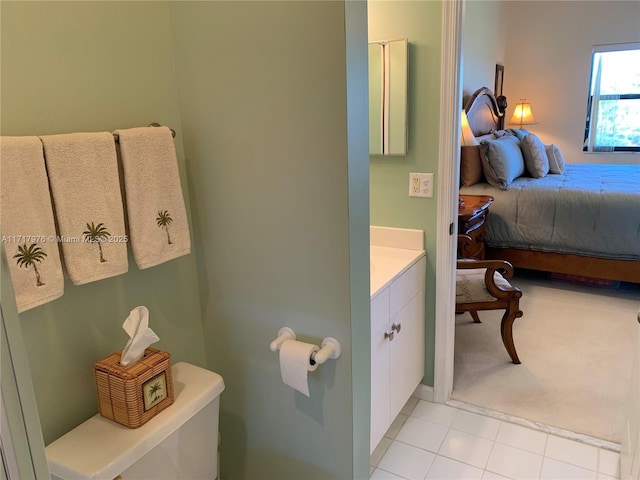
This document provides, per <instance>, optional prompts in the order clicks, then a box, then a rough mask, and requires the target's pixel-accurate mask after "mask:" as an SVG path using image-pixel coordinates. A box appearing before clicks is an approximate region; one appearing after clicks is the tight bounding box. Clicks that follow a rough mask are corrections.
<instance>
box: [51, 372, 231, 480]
mask: <svg viewBox="0 0 640 480" xmlns="http://www.w3.org/2000/svg"><path fill="white" fill-rule="evenodd" d="M171 368H172V376H173V385H174V394H175V400H174V403H173V405H171V406H169V407H168V408H166V409H165V410H164V411H162V412H160V413H159V414H158V415H156V416H155V417H154V418H152V419H151V420H149V421H148V422H147V423H145V424H144V425H142V426H141V427H140V428H136V429H130V428H127V427H124V426H122V425H119V424H117V423H115V422H112V421H111V420H108V419H106V418H104V417H102V416H100V415H99V414H98V415H95V416H93V417H91V418H90V419H89V420H87V421H86V422H84V423H82V424H80V425H78V426H77V427H76V428H74V429H73V430H71V431H70V432H68V433H66V434H65V435H63V436H62V437H60V438H59V439H57V440H55V441H54V442H52V443H51V444H49V445H48V446H47V447H46V449H45V450H46V455H47V462H48V464H49V471H50V473H51V478H52V479H53V480H57V479H64V480H72V479H73V480H79V479H100V480H113V479H116V478H121V479H122V480H127V479H130V480H133V479H135V480H146V479H149V480H151V479H167V480H176V479H193V480H195V479H198V480H201V479H211V480H213V479H215V478H218V472H219V469H218V417H219V410H220V394H221V393H222V391H223V390H224V382H223V380H222V377H221V376H220V375H218V374H217V373H214V372H211V371H209V370H206V369H204V368H200V367H196V366H194V365H190V364H188V363H184V362H183V363H177V364H176V365H173V366H172V367H171Z"/></svg>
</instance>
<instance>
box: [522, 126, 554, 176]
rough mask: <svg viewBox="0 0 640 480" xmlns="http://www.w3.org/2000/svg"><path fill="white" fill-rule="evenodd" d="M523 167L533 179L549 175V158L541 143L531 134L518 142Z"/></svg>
mask: <svg viewBox="0 0 640 480" xmlns="http://www.w3.org/2000/svg"><path fill="white" fill-rule="evenodd" d="M520 148H522V156H523V157H524V165H525V167H527V172H529V175H531V176H532V177H533V178H542V177H544V176H545V175H546V174H547V173H549V157H548V156H547V152H546V149H545V147H544V144H543V143H542V141H541V140H540V139H539V138H538V137H537V136H536V135H534V134H533V133H530V134H529V135H527V136H525V137H524V138H523V139H522V141H521V142H520Z"/></svg>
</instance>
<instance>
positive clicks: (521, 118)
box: [509, 98, 536, 127]
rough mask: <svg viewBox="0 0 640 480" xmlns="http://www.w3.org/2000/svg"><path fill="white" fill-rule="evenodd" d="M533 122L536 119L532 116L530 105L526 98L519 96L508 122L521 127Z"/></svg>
mask: <svg viewBox="0 0 640 480" xmlns="http://www.w3.org/2000/svg"><path fill="white" fill-rule="evenodd" d="M534 123H536V119H535V118H534V117H533V113H531V105H530V104H529V103H528V102H527V99H526V98H521V99H520V101H519V102H518V103H517V104H516V109H515V111H514V112H513V116H512V117H511V121H510V122H509V124H511V125H519V126H520V127H522V126H523V125H533V124H534Z"/></svg>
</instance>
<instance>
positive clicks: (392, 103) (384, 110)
mask: <svg viewBox="0 0 640 480" xmlns="http://www.w3.org/2000/svg"><path fill="white" fill-rule="evenodd" d="M408 44H409V42H408V41H407V39H406V38H405V39H401V40H384V41H377V42H369V153H370V154H371V155H406V154H407V76H408Z"/></svg>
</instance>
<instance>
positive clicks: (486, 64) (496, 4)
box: [462, 0, 509, 106]
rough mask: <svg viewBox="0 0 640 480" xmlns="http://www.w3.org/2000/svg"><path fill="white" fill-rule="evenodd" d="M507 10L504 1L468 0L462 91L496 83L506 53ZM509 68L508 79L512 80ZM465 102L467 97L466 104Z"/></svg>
mask: <svg viewBox="0 0 640 480" xmlns="http://www.w3.org/2000/svg"><path fill="white" fill-rule="evenodd" d="M487 25H495V28H487ZM505 27H506V10H505V8H504V2H503V1H496V0H491V1H467V2H465V9H464V20H463V27H462V95H463V99H466V97H467V96H468V95H471V94H472V93H473V92H475V91H476V90H477V89H478V88H480V87H489V88H490V89H491V90H493V88H494V84H495V68H496V63H499V64H502V65H504V63H505V57H506V52H505V50H506V46H507V42H506V28H505ZM508 74H509V72H508V71H505V82H507V81H509V77H508ZM462 106H464V101H463V105H462Z"/></svg>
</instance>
